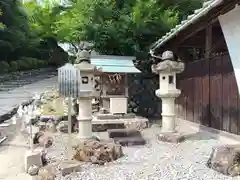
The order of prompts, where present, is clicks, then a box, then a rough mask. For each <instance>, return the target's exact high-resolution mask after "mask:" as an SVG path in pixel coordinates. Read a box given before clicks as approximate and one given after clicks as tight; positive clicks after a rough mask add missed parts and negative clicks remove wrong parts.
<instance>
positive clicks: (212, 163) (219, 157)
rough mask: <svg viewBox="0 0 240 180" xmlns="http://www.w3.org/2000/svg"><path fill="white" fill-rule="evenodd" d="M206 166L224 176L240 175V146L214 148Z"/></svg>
mask: <svg viewBox="0 0 240 180" xmlns="http://www.w3.org/2000/svg"><path fill="white" fill-rule="evenodd" d="M207 166H208V167H209V168H212V169H214V170H215V171H218V172H220V173H222V174H224V175H229V176H237V175H240V145H225V146H219V147H214V148H213V149H212V152H211V154H210V157H209V159H208V161H207Z"/></svg>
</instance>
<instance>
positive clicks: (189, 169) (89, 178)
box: [49, 127, 240, 180]
mask: <svg viewBox="0 0 240 180" xmlns="http://www.w3.org/2000/svg"><path fill="white" fill-rule="evenodd" d="M157 132H159V129H158V128H156V127H155V128H149V129H145V130H144V131H143V135H144V137H145V138H146V139H147V141H148V143H147V145H145V146H137V147H136V146H135V147H124V149H123V151H124V154H125V156H124V157H122V158H120V159H118V160H117V161H115V162H112V163H108V164H107V165H105V166H97V165H89V164H85V165H83V171H82V172H80V173H74V174H71V175H68V176H65V177H60V176H59V177H58V178H57V179H58V180H190V179H191V180H210V179H211V180H215V179H216V180H238V179H239V180H240V177H234V178H232V177H227V176H224V175H222V174H220V173H218V172H215V171H213V170H211V169H209V168H207V167H206V162H207V159H208V158H209V155H210V152H211V149H212V147H213V146H216V145H220V144H222V143H224V142H220V141H219V140H217V139H214V138H213V137H211V136H209V135H207V134H206V133H198V134H194V135H193V136H191V137H190V138H188V140H187V141H185V142H183V143H181V144H168V143H162V142H158V141H157V140H156V134H157ZM104 135H105V134H104ZM63 139H64V141H63V142H66V140H67V138H66V137H65V136H59V135H58V136H56V139H55V144H54V146H53V148H52V150H50V151H49V154H50V155H54V156H55V157H56V158H57V159H62V158H64V156H65V154H66V153H65V152H64V148H63V146H64V145H63V144H62V143H61V142H62V140H63ZM225 143H226V142H225ZM54 149H55V150H54ZM60 149H61V151H60Z"/></svg>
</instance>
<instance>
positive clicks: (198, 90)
mask: <svg viewBox="0 0 240 180" xmlns="http://www.w3.org/2000/svg"><path fill="white" fill-rule="evenodd" d="M177 86H178V88H179V89H181V90H182V93H181V95H180V96H179V97H178V98H177V100H176V104H177V106H176V109H177V110H176V111H177V116H178V117H179V118H182V119H186V120H189V121H192V122H196V123H200V124H202V125H205V126H208V127H212V128H215V129H219V130H224V131H227V132H231V133H234V134H240V121H239V118H240V110H239V109H240V98H239V91H238V88H237V83H236V78H235V75H234V72H233V67H232V63H231V60H230V57H229V54H228V53H227V54H223V55H221V56H217V57H212V58H210V59H203V60H198V61H195V62H191V63H189V64H187V65H186V69H185V71H184V72H183V73H182V74H180V75H179V77H178V82H177Z"/></svg>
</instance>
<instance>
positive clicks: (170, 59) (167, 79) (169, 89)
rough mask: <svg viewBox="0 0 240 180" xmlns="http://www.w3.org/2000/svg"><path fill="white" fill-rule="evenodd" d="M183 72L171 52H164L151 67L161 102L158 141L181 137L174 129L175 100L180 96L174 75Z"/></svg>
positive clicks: (182, 67) (182, 66)
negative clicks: (159, 59) (157, 75)
mask: <svg viewBox="0 0 240 180" xmlns="http://www.w3.org/2000/svg"><path fill="white" fill-rule="evenodd" d="M183 70H184V63H182V62H177V61H174V56H173V52H171V51H165V52H164V53H163V54H162V61H161V62H159V63H158V64H154V65H152V71H153V72H154V73H157V74H159V86H160V88H159V89H157V90H156V91H155V93H156V96H157V97H159V98H161V100H162V129H161V131H162V134H161V135H160V136H159V137H160V139H162V140H165V141H175V140H176V141H179V140H180V139H182V136H181V135H180V134H179V133H177V132H176V129H175V126H176V125H175V124H176V123H175V119H176V114H175V99H176V98H177V97H178V96H179V95H180V94H181V91H180V90H179V89H177V88H176V74H178V73H181V72H182V71H183Z"/></svg>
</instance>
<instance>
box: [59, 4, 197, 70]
mask: <svg viewBox="0 0 240 180" xmlns="http://www.w3.org/2000/svg"><path fill="white" fill-rule="evenodd" d="M67 4H68V9H67V11H64V12H62V13H61V14H60V15H59V16H58V20H57V21H56V22H55V27H56V29H55V33H56V34H57V36H58V39H60V40H62V41H65V42H66V41H67V42H70V43H72V44H74V43H79V42H80V41H88V42H93V44H94V47H95V49H96V51H98V52H99V53H101V54H109V55H140V56H139V58H138V59H141V61H139V62H138V63H137V64H138V65H139V68H140V69H141V70H143V71H145V70H146V71H149V70H150V69H149V68H146V66H145V65H147V64H148V62H147V61H143V60H144V59H147V58H148V57H147V53H146V52H147V51H148V48H149V46H150V45H151V44H152V43H153V42H154V41H156V40H157V39H158V38H159V37H161V36H162V35H163V34H164V33H166V32H167V31H168V30H169V29H171V28H172V27H173V26H175V25H176V24H177V23H178V22H179V20H180V19H182V18H184V16H185V15H186V14H188V13H190V12H191V11H192V10H193V9H196V8H197V7H199V6H200V5H201V0H181V1H179V0H161V1H160V0H88V1H85V0H69V1H68V2H67Z"/></svg>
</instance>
